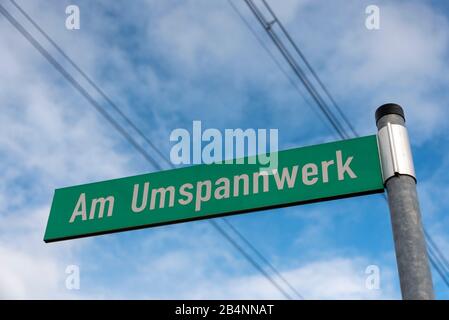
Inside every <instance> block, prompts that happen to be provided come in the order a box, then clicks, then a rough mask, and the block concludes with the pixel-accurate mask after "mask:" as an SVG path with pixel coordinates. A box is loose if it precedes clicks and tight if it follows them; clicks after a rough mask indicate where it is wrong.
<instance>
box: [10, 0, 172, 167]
mask: <svg viewBox="0 0 449 320" xmlns="http://www.w3.org/2000/svg"><path fill="white" fill-rule="evenodd" d="M10 1H11V3H12V4H13V5H14V6H15V7H16V8H17V9H18V10H19V11H20V12H21V13H22V14H23V15H24V16H25V18H26V19H27V20H28V21H29V22H30V23H31V24H32V25H33V26H34V27H35V28H36V29H37V30H38V31H39V32H40V33H41V34H42V35H43V36H44V37H45V39H47V41H48V42H50V43H51V44H52V45H53V47H55V48H56V50H57V51H58V52H59V54H61V55H62V56H63V57H64V58H65V59H66V60H67V61H68V62H69V64H70V65H71V66H72V67H73V68H74V69H75V70H76V71H78V72H79V73H80V74H81V76H82V77H83V78H84V79H85V80H86V81H87V82H88V83H89V84H90V85H91V86H92V87H94V88H95V90H96V91H97V92H98V93H99V94H100V95H101V96H102V97H103V98H104V99H105V100H106V101H107V102H108V103H109V105H110V106H112V108H113V109H114V110H115V111H116V112H117V113H118V114H119V115H120V116H121V117H122V118H123V119H124V120H125V122H126V123H127V124H128V125H129V126H131V127H132V128H133V129H134V130H135V131H136V132H137V133H138V135H139V136H140V137H141V138H142V139H143V140H144V141H145V142H146V143H148V144H149V145H150V146H151V147H152V148H153V150H154V151H156V153H157V154H158V155H159V156H160V157H161V158H162V159H163V160H164V161H166V162H167V159H166V158H164V155H163V154H162V152H161V151H160V150H159V148H157V147H156V146H155V145H154V144H153V142H152V141H151V140H150V139H148V138H147V137H146V136H145V134H144V133H143V132H142V130H140V129H139V128H138V127H137V126H136V125H135V124H134V123H133V122H132V121H131V119H130V118H129V117H127V116H126V114H125V113H124V112H123V111H122V110H120V108H119V107H118V106H117V105H116V104H115V103H114V102H113V101H112V99H111V98H109V96H108V95H106V93H105V92H104V91H103V90H102V89H101V88H100V87H98V85H97V84H96V83H95V82H94V81H93V80H92V79H91V78H90V77H89V76H88V75H87V74H86V73H85V72H84V71H83V70H82V69H81V68H80V67H79V66H78V65H77V64H76V63H75V62H74V61H73V60H72V59H71V58H70V57H69V56H68V55H67V54H66V53H65V52H64V50H62V48H61V47H60V46H59V45H58V44H57V43H56V42H55V41H54V40H53V39H52V38H51V37H50V36H49V35H48V34H47V33H46V32H45V30H43V29H42V28H41V27H40V26H39V25H38V24H37V23H36V21H34V19H33V18H31V16H30V15H28V13H26V12H25V10H23V9H22V7H21V6H19V5H18V4H17V3H16V1H15V0H10ZM167 163H169V164H170V162H169V161H168V162H167Z"/></svg>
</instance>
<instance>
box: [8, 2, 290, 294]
mask: <svg viewBox="0 0 449 320" xmlns="http://www.w3.org/2000/svg"><path fill="white" fill-rule="evenodd" d="M10 1H11V2H12V3H13V4H14V5H15V6H16V8H18V9H19V11H20V12H21V13H22V14H24V16H25V17H26V18H27V19H28V20H29V21H30V22H31V23H32V24H33V25H34V26H35V27H36V28H37V29H38V30H39V31H40V32H41V33H42V34H43V35H44V37H45V38H46V39H47V40H48V41H49V42H50V43H51V44H52V45H53V46H55V47H56V49H57V50H58V51H59V52H60V53H61V54H62V55H63V56H64V57H65V58H66V59H67V60H68V61H69V63H70V64H71V65H72V66H73V67H74V68H75V69H76V70H77V71H78V72H80V74H81V75H82V76H83V77H84V78H85V79H86V80H87V81H88V82H89V83H90V84H91V85H92V86H93V87H94V88H95V89H96V90H97V91H98V92H99V93H100V94H101V95H102V96H103V98H105V100H106V101H108V102H109V103H110V104H111V105H112V106H113V108H114V109H115V110H116V111H117V112H118V113H119V114H120V115H121V116H122V117H123V118H124V119H125V121H126V122H127V123H128V124H129V125H130V126H131V127H132V128H133V129H134V130H135V131H136V132H137V133H138V134H139V135H141V136H142V137H143V138H144V140H145V141H146V142H148V143H149V144H150V146H151V147H152V148H153V149H155V150H157V148H156V146H155V145H154V144H153V143H152V142H151V140H149V139H148V138H146V137H145V136H144V134H143V132H142V131H141V130H140V129H139V128H138V127H137V126H136V125H135V124H134V123H133V122H132V121H131V120H130V119H129V118H128V117H127V116H126V115H125V114H124V113H123V112H122V111H121V110H120V109H119V108H118V106H117V105H116V104H115V103H113V101H112V100H111V99H110V98H109V97H108V96H107V95H106V94H105V93H104V92H103V91H102V90H101V89H100V88H99V87H98V86H97V85H96V84H95V83H94V81H93V80H91V78H89V77H88V76H87V74H86V73H85V72H83V71H82V69H81V68H79V67H78V66H77V65H76V63H75V62H74V61H73V60H72V59H71V58H70V57H69V56H68V55H67V54H66V53H65V52H64V51H63V50H62V49H61V48H60V47H59V46H58V45H57V44H56V42H54V41H53V40H52V39H51V38H50V37H49V35H48V34H47V33H45V32H44V30H43V29H42V28H40V27H39V26H38V24H37V23H36V22H35V21H34V20H33V19H32V18H31V17H30V16H29V15H28V14H26V12H25V11H24V10H23V9H22V8H21V7H20V6H19V5H18V4H17V3H16V2H14V0H10ZM0 13H2V14H3V16H5V18H6V19H7V20H8V21H9V22H10V23H11V24H12V25H13V26H14V27H15V28H16V29H17V30H18V31H19V32H20V33H21V34H22V35H23V36H24V37H25V38H26V39H27V40H28V41H29V42H30V43H31V44H32V45H33V47H34V48H35V49H36V50H38V51H39V53H41V55H42V56H43V57H44V58H46V60H47V61H48V62H49V63H50V64H51V65H52V66H53V67H54V68H55V69H56V70H57V71H58V72H59V73H60V74H61V75H62V76H63V77H64V78H65V79H66V80H67V81H69V83H71V84H72V86H73V87H74V88H75V89H77V90H78V92H79V93H80V94H81V95H82V96H84V97H85V98H86V100H87V101H88V102H89V103H90V104H91V105H92V106H93V107H94V108H95V109H96V110H97V111H98V112H99V113H100V114H101V115H102V116H103V117H104V118H105V119H106V120H107V121H108V122H109V123H110V124H111V125H112V126H113V127H114V128H115V129H116V130H118V131H119V132H120V133H121V134H122V135H123V136H124V137H125V138H126V140H128V142H129V143H131V144H132V145H133V146H134V147H135V148H136V150H137V151H138V152H139V153H141V154H142V155H143V156H144V158H145V159H146V160H147V161H149V162H150V163H151V164H152V165H153V166H154V167H156V168H157V169H158V170H162V167H161V166H160V165H159V164H158V163H157V162H156V161H155V160H154V158H152V157H151V156H150V155H149V154H148V153H147V152H146V151H145V150H144V149H143V148H142V147H141V146H140V145H139V144H138V143H137V142H136V141H135V140H134V139H133V138H132V137H131V136H130V135H129V134H128V133H127V132H126V130H125V129H124V128H123V127H122V126H120V124H119V123H118V122H116V121H115V120H114V119H113V118H112V117H111V116H110V115H109V113H108V112H107V111H106V110H104V109H103V107H102V106H101V105H100V104H99V103H98V102H97V101H96V100H95V99H94V98H93V97H92V96H91V95H90V94H89V93H88V92H87V91H86V90H85V89H84V88H83V87H82V86H81V85H80V84H79V82H78V81H76V79H75V78H73V77H72V76H71V75H70V74H69V73H68V72H67V71H66V70H65V69H64V67H63V66H62V65H61V64H59V63H58V62H57V61H56V60H55V59H54V58H53V57H52V56H51V54H50V53H49V52H48V51H47V50H46V49H45V48H44V47H43V46H42V45H41V44H40V43H39V42H38V41H37V40H36V39H35V38H34V37H33V36H32V35H31V34H30V33H29V32H28V31H26V29H25V28H24V27H23V26H22V25H21V24H20V23H19V22H18V21H17V20H16V19H15V18H14V17H13V16H11V15H10V14H9V12H8V11H7V10H6V9H5V8H4V7H3V6H2V5H1V4H0ZM159 155H160V156H161V157H162V158H163V159H164V160H165V161H166V162H167V163H168V164H169V165H170V166H171V167H172V168H174V166H173V164H172V163H171V162H170V161H168V159H166V158H165V157H164V155H163V154H161V153H159ZM208 222H209V223H210V224H211V225H212V226H213V227H214V228H215V229H216V230H217V231H218V232H219V233H220V234H221V235H223V236H224V237H225V239H227V240H228V241H229V242H230V243H231V244H232V245H233V246H234V248H236V249H237V250H238V251H239V252H240V253H241V254H242V255H243V256H244V257H245V258H246V259H247V260H248V261H249V262H250V263H251V265H253V266H254V267H255V268H256V269H257V270H258V271H259V272H261V273H262V275H263V276H264V277H265V278H266V279H267V280H268V281H270V282H271V283H272V284H273V285H274V286H275V287H276V288H277V289H278V290H279V291H280V292H281V293H282V294H283V295H284V296H285V297H286V298H287V299H291V296H290V295H289V294H288V293H286V292H285V290H283V289H282V287H280V286H279V285H278V284H277V283H276V282H275V281H274V280H273V279H272V278H271V276H270V275H269V274H268V273H267V272H266V271H265V270H264V269H263V268H262V267H261V266H260V265H259V264H258V263H257V262H256V261H255V260H254V259H252V257H251V256H250V255H248V254H247V253H246V251H245V250H244V249H243V248H242V247H241V246H239V245H238V244H237V242H235V241H234V240H233V239H232V237H231V236H230V235H228V234H227V233H226V231H225V230H224V229H223V228H222V227H221V226H220V225H218V224H217V223H216V221H213V220H208ZM228 224H229V222H228ZM234 228H235V227H234ZM235 230H236V229H235ZM239 234H240V233H239ZM240 236H241V239H244V240H245V243H250V242H249V241H248V240H247V239H246V238H244V237H243V235H242V234H240ZM251 247H252V249H253V250H256V249H255V248H254V246H252V245H251ZM256 252H258V251H256ZM259 254H260V252H259ZM266 261H267V260H266ZM271 267H272V265H271ZM276 271H277V270H276ZM278 274H279V273H278Z"/></svg>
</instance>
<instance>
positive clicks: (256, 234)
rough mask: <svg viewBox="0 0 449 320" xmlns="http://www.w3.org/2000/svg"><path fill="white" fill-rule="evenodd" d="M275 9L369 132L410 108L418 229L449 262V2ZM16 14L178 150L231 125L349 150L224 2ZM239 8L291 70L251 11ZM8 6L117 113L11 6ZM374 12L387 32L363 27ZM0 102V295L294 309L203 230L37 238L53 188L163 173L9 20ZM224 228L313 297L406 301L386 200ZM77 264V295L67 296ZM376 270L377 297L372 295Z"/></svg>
mask: <svg viewBox="0 0 449 320" xmlns="http://www.w3.org/2000/svg"><path fill="white" fill-rule="evenodd" d="M268 2H269V3H270V5H272V7H273V9H274V11H275V12H276V13H277V15H278V16H279V18H280V19H281V21H283V23H284V25H285V27H286V28H287V29H288V30H289V32H290V33H291V35H292V37H293V38H294V39H295V41H297V43H298V44H299V45H300V47H301V49H302V50H303V52H304V54H305V55H306V56H307V58H308V59H309V61H310V63H311V64H312V65H313V66H314V68H315V70H316V71H317V73H318V74H319V75H320V77H321V79H322V80H323V82H324V83H325V84H326V85H327V87H328V89H329V91H331V92H332V94H333V96H334V97H335V99H336V100H337V101H338V103H339V105H340V106H341V107H342V108H343V109H344V111H345V113H346V114H347V116H348V118H349V119H350V120H351V122H352V124H353V125H354V127H355V128H356V129H357V131H358V132H360V134H362V135H369V134H374V133H375V132H376V126H375V121H374V112H375V110H376V108H377V107H378V106H380V105H382V104H384V103H387V102H395V103H398V104H401V105H402V106H403V107H404V110H405V113H406V119H407V126H408V129H409V135H410V140H411V144H412V151H413V154H414V160H415V169H416V173H417V179H418V185H417V187H418V192H419V197H420V203H421V209H422V215H423V222H424V225H425V227H426V229H427V230H428V232H429V233H430V234H431V235H432V236H433V238H434V240H435V242H436V243H437V244H438V246H439V247H440V249H441V250H442V252H444V253H445V254H446V256H447V255H448V254H447V253H448V252H449V232H448V231H447V230H449V229H448V227H449V218H448V216H447V214H446V212H447V210H448V209H449V202H448V201H447V199H449V175H448V174H447V172H448V170H449V156H448V153H447V150H448V148H449V138H448V137H449V135H448V133H449V123H448V121H447V116H446V115H447V111H449V109H448V108H449V107H448V106H449V96H448V91H447V90H446V88H447V86H448V85H449V76H448V72H447V70H448V68H449V59H448V53H449V8H448V7H447V5H446V4H443V3H442V2H440V1H423V0H421V1H418V0H415V1H400V0H396V1H356V0H353V1H352V0H351V1H347V0H336V1H332V2H331V1H324V0H319V1H318V0H313V1H312V0H282V1H270V0H269V1H268ZM17 3H18V4H19V5H20V6H21V7H22V8H23V9H24V10H25V11H26V12H27V13H28V14H29V15H30V16H31V17H32V18H33V19H34V20H35V21H36V22H37V23H38V24H39V25H40V26H41V28H42V29H44V30H45V31H46V32H47V33H48V34H49V35H50V36H51V37H52V38H53V39H54V41H55V42H56V43H57V44H58V45H59V46H61V47H62V48H63V50H64V51H65V52H66V53H67V54H68V55H69V56H70V57H72V59H73V60H74V61H75V62H76V63H77V64H78V65H79V66H80V67H81V68H82V69H83V70H84V71H85V72H86V73H87V74H88V75H90V76H91V77H92V78H93V79H94V80H95V83H96V84H97V85H98V86H99V87H101V88H102V89H103V90H104V91H105V92H106V93H107V95H108V96H109V97H110V98H111V99H112V100H113V101H114V102H115V103H116V104H117V105H118V106H119V107H120V108H121V110H122V111H123V112H124V113H125V114H126V115H127V116H129V117H130V118H131V119H132V120H133V121H134V122H135V123H136V124H137V125H138V126H139V128H141V130H142V131H143V132H144V133H145V134H146V135H147V136H148V137H149V138H150V139H151V140H152V141H153V142H154V143H155V144H156V145H157V146H158V147H159V148H160V151H161V152H162V153H163V154H165V155H167V156H169V153H170V148H171V146H172V143H171V142H170V139H169V137H170V132H171V131H172V130H174V129H176V128H186V129H189V128H191V127H192V121H194V120H201V121H202V124H203V127H206V128H217V129H220V130H224V129H226V128H231V129H233V128H255V129H257V128H265V129H270V128H273V129H278V130H279V149H287V148H291V147H298V146H304V145H310V144H315V143H316V144H318V143H323V142H328V141H333V140H337V139H338V138H337V137H336V136H335V134H334V132H333V131H332V130H330V129H329V126H328V125H326V123H325V122H323V121H322V120H321V118H320V117H319V116H318V115H317V113H316V112H315V111H314V109H313V108H311V107H310V105H308V104H307V103H306V102H305V100H304V99H303V98H302V97H301V96H300V95H299V94H298V92H297V91H296V89H295V88H294V87H293V86H292V85H291V83H290V82H289V81H288V79H287V78H286V77H285V75H284V74H283V73H282V72H280V70H279V68H278V67H277V66H276V64H275V63H273V61H272V59H271V58H270V56H269V55H268V54H267V52H266V51H265V50H264V49H263V48H262V47H261V45H260V43H259V42H258V41H257V39H256V38H255V37H254V35H253V34H252V33H251V32H250V31H249V29H248V28H247V27H246V26H245V24H244V23H242V21H241V19H240V18H239V16H238V15H237V14H236V12H235V11H234V10H233V9H232V7H231V6H230V5H229V3H228V2H227V1H225V0H214V1H210V0H191V1H176V0H168V1H154V0H133V1H106V0H102V1H83V0H71V1H59V0H47V1H30V0H17ZM233 3H235V5H236V6H237V7H238V9H239V10H240V12H241V13H242V15H243V16H244V18H245V19H246V20H247V21H248V22H249V25H250V26H251V27H252V28H253V29H254V30H255V31H256V33H257V34H258V36H259V37H260V38H261V39H262V42H263V43H264V44H265V45H267V47H268V49H269V50H270V51H271V52H272V53H273V54H274V55H275V57H276V58H277V59H278V60H279V61H281V64H282V66H283V68H284V69H285V70H289V69H288V68H287V66H286V65H285V64H283V63H282V60H281V58H280V57H279V55H278V52H277V51H275V48H274V47H273V45H272V43H271V42H270V39H269V38H268V37H267V36H266V35H265V33H264V31H263V30H262V29H261V27H260V26H259V24H258V22H257V21H256V20H255V18H254V17H253V16H252V14H251V12H250V11H249V10H248V8H247V7H246V6H245V4H244V3H243V2H242V1H237V0H234V1H233ZM1 4H2V5H3V6H5V8H6V9H7V10H8V11H9V12H10V13H11V14H12V15H13V16H14V17H15V18H16V19H17V20H18V21H20V22H21V23H22V24H23V25H24V27H25V28H26V29H27V30H29V32H30V33H31V34H33V35H34V36H35V37H36V38H37V39H38V41H40V43H41V44H42V45H43V46H44V47H45V48H47V49H48V50H49V51H50V53H51V54H52V55H54V56H55V58H56V59H57V60H58V61H59V62H60V63H61V64H62V65H63V66H64V67H66V68H67V70H68V71H69V72H70V73H71V74H73V75H74V76H75V78H76V79H78V80H79V81H80V83H81V84H82V85H84V86H86V88H89V89H88V90H89V92H90V93H91V94H92V95H93V96H94V97H95V99H97V100H98V101H100V103H101V104H102V105H104V106H105V108H107V110H111V108H110V106H108V105H107V103H106V102H105V101H104V99H102V98H101V96H100V95H98V93H96V92H95V91H94V90H92V88H91V87H88V84H87V83H86V81H85V80H83V79H82V78H81V77H80V76H79V75H77V74H76V71H75V70H74V69H73V68H72V67H71V66H70V65H69V64H68V63H67V62H66V61H64V59H63V57H62V56H61V55H60V54H59V53H58V52H57V51H56V50H54V48H52V47H51V46H50V44H49V43H48V42H47V41H46V40H45V39H44V38H43V37H42V36H41V35H40V34H39V33H38V32H37V31H36V29H34V28H33V26H32V25H31V24H30V23H29V22H27V21H26V19H25V18H24V17H23V16H22V15H21V14H20V12H19V11H18V10H17V9H16V8H15V7H14V6H13V5H12V4H11V2H10V1H6V0H5V1H2V2H1ZM372 4H374V5H377V6H378V7H379V9H380V29H379V30H368V29H367V28H366V27H365V19H366V18H367V15H366V13H365V9H366V7H367V6H368V5H372ZM68 5H77V6H79V9H80V18H81V19H80V29H79V30H68V29H67V28H66V26H65V21H66V18H67V15H66V13H65V9H66V7H67V6H68ZM290 76H291V77H293V75H290ZM0 108H1V114H0V181H1V183H0V261H1V263H0V298H9V299H34V298H39V299H52V298H58V299H126V298H132V299H282V298H284V297H283V296H282V295H281V293H280V292H279V291H278V290H277V289H276V288H275V287H274V286H273V285H272V284H271V283H270V282H268V281H267V280H266V279H265V278H264V277H263V276H262V275H261V274H260V273H259V272H258V271H257V270H256V269H254V268H253V267H252V266H251V265H250V264H249V263H248V261H247V260H245V259H244V257H243V256H242V255H241V254H240V253H239V252H238V251H236V250H235V248H234V247H232V246H231V245H230V244H229V243H228V242H227V241H226V239H224V238H223V237H222V236H221V235H220V234H219V233H217V232H216V231H215V230H214V229H213V228H212V227H211V225H210V224H209V223H208V222H207V221H197V222H189V223H183V224H177V225H170V226H164V227H157V228H151V229H142V230H139V231H130V232H122V233H116V234H110V235H104V236H98V237H91V238H85V239H77V240H70V241H63V242H58V243H51V244H45V243H44V242H43V240H42V239H43V235H44V231H45V226H46V222H47V219H48V215H49V211H50V206H51V201H52V197H53V192H54V190H55V189H56V188H60V187H64V186H70V185H77V184H83V183H88V182H94V181H101V180H107V179H113V178H120V177H125V176H130V175H137V174H141V173H147V172H153V171H155V170H156V169H155V168H154V167H152V166H151V164H149V163H148V162H146V161H145V159H144V158H143V157H142V156H141V155H140V154H139V153H138V152H136V150H135V149H134V148H133V147H132V146H130V145H129V144H128V143H127V141H126V140H125V139H123V137H122V136H121V135H120V134H119V133H118V132H117V131H116V130H114V128H113V127H112V126H111V125H110V124H109V123H108V122H106V121H105V120H104V118H103V117H102V116H101V115H100V114H99V113H97V112H96V111H95V110H94V109H93V108H92V107H91V106H90V105H89V103H88V102H87V101H86V100H85V99H84V98H83V97H82V96H81V95H80V94H79V93H78V92H77V91H76V90H75V89H74V88H73V87H72V86H71V85H70V84H69V83H68V82H67V81H66V80H65V79H64V78H63V77H61V75H60V74H59V73H58V72H57V71H56V70H55V69H54V68H53V67H52V66H51V65H50V64H49V63H48V62H47V61H46V60H45V59H44V58H43V57H42V56H41V55H40V54H39V53H38V52H37V51H36V50H35V48H33V47H32V46H31V45H30V43H28V42H27V40H26V39H25V38H24V37H23V36H22V35H21V34H20V33H19V32H17V30H16V29H15V28H14V27H13V26H12V25H11V24H9V22H8V21H7V20H6V19H5V18H4V17H3V16H0ZM111 112H112V111H111ZM114 116H115V117H116V119H119V117H118V116H117V114H114ZM128 129H130V128H128ZM139 142H142V145H143V146H144V148H146V149H148V151H150V152H151V149H150V148H149V147H148V146H147V145H145V144H144V143H143V141H140V140H139ZM161 165H162V166H163V167H164V168H165V169H167V168H168V166H167V165H166V164H164V163H163V162H161ZM228 219H229V221H231V222H232V224H233V225H234V226H236V227H237V228H238V230H239V231H240V232H241V233H243V234H244V235H245V236H246V237H247V238H248V239H249V240H250V241H251V243H252V244H253V245H254V246H255V247H257V248H258V249H259V250H260V251H261V252H262V253H263V254H264V256H265V257H266V258H267V259H268V260H269V261H270V262H271V263H272V264H273V265H274V266H276V268H277V269H278V270H279V271H280V272H281V274H282V275H283V277H284V278H285V279H287V280H288V281H289V282H290V283H291V284H292V286H294V287H295V289H296V290H297V291H298V292H300V293H301V295H302V296H303V297H304V298H306V299H399V298H400V289H399V279H398V274H397V269H396V263H395V255H394V245H393V239H392V231H391V224H390V219H389V211H388V208H387V203H386V202H385V200H384V199H383V197H382V196H381V195H370V196H363V197H357V198H351V199H344V200H338V201H330V202H322V203H316V204H309V205H304V206H294V207H289V208H283V209H275V210H267V211H261V212H255V213H250V214H243V215H237V216H231V217H229V218H228ZM217 223H220V225H222V226H223V228H225V229H226V230H227V231H228V232H230V233H232V230H230V229H229V228H227V227H226V225H225V224H223V222H222V221H220V220H219V219H217ZM73 265H74V266H77V267H78V268H79V275H80V284H79V288H72V289H70V288H68V287H67V286H66V282H67V277H68V276H69V274H68V273H66V271H67V267H68V266H73ZM372 265H374V266H377V267H378V269H379V271H380V278H379V279H380V284H379V288H378V289H373V288H370V287H369V286H367V285H366V280H367V277H368V274H367V273H366V270H367V268H368V267H369V266H372ZM433 281H434V286H435V292H436V297H437V298H438V299H447V298H449V292H448V288H447V287H446V286H445V285H444V283H443V282H442V280H441V279H440V278H439V276H438V275H437V274H436V272H435V271H434V270H433ZM281 285H282V284H281ZM286 290H288V288H286Z"/></svg>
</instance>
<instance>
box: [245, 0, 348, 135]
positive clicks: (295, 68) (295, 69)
mask: <svg viewBox="0 0 449 320" xmlns="http://www.w3.org/2000/svg"><path fill="white" fill-rule="evenodd" d="M245 3H246V4H247V5H248V7H249V9H250V10H251V11H252V12H253V14H254V15H255V17H256V18H257V20H258V21H259V23H260V24H261V25H262V27H263V28H264V29H265V31H266V32H267V34H268V36H269V37H270V38H271V40H272V41H273V42H274V44H275V45H276V47H277V48H278V49H279V51H280V53H281V54H282V56H283V57H284V58H285V60H286V61H287V63H288V64H289V65H290V67H291V68H292V70H293V72H294V73H295V74H296V76H297V77H298V78H299V79H300V80H301V82H302V83H303V85H304V86H305V88H306V89H307V91H308V92H309V94H310V95H311V96H312V99H313V100H314V101H315V103H316V105H317V106H318V107H319V108H320V110H321V111H322V112H323V113H324V115H325V116H326V118H327V119H328V121H329V122H330V124H331V125H332V127H333V128H334V129H335V130H336V131H337V132H338V134H339V135H340V136H343V137H344V138H348V137H347V135H346V132H345V131H344V128H343V127H341V125H340V123H339V121H338V119H336V118H335V116H334V115H333V113H332V111H331V110H330V109H329V107H328V106H327V104H326V102H325V101H324V100H323V99H322V97H321V96H320V95H319V93H318V92H317V91H316V89H315V87H314V86H313V84H312V83H311V82H310V81H309V79H308V78H307V76H306V75H305V73H304V71H303V70H302V69H301V67H300V66H299V65H298V64H297V63H296V60H295V59H294V58H293V56H292V55H291V54H290V52H289V50H288V49H287V48H286V47H285V46H284V44H283V43H282V41H281V40H280V38H279V37H278V36H277V34H276V32H274V31H273V28H272V26H273V22H274V21H267V20H266V19H265V17H264V16H263V14H262V13H261V12H260V10H259V9H258V8H257V7H256V6H255V5H254V3H253V2H252V1H251V0H245Z"/></svg>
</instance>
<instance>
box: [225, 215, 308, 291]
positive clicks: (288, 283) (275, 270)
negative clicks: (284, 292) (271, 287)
mask: <svg viewBox="0 0 449 320" xmlns="http://www.w3.org/2000/svg"><path fill="white" fill-rule="evenodd" d="M222 221H224V222H225V223H226V224H227V225H228V226H229V228H231V229H232V230H233V231H234V233H235V234H237V236H238V237H239V238H240V239H241V240H242V241H243V242H244V243H246V245H247V246H248V247H250V248H251V250H253V252H254V253H255V254H256V255H257V256H258V257H259V259H260V260H262V261H263V262H265V264H267V265H268V267H269V268H270V269H271V270H272V271H273V272H274V273H275V274H276V275H277V276H278V277H279V278H280V279H281V280H282V282H284V283H285V284H286V285H287V286H288V287H289V288H290V290H292V291H293V292H294V293H295V294H296V295H297V296H298V298H300V299H304V297H303V296H302V295H301V294H300V293H299V292H298V290H296V289H295V288H294V287H293V286H292V285H291V284H290V282H288V281H287V279H285V277H284V276H283V275H282V274H281V273H280V272H279V271H278V270H277V269H276V268H275V267H274V266H273V265H272V264H271V262H270V261H268V259H266V258H265V257H264V256H263V255H262V254H261V253H260V251H259V250H257V248H255V247H254V246H253V245H252V243H251V242H249V241H248V240H247V239H246V238H245V237H244V236H243V235H242V234H241V233H240V231H238V230H237V229H236V228H235V227H234V226H233V225H232V224H231V223H230V222H229V221H228V219H226V218H223V219H222Z"/></svg>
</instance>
